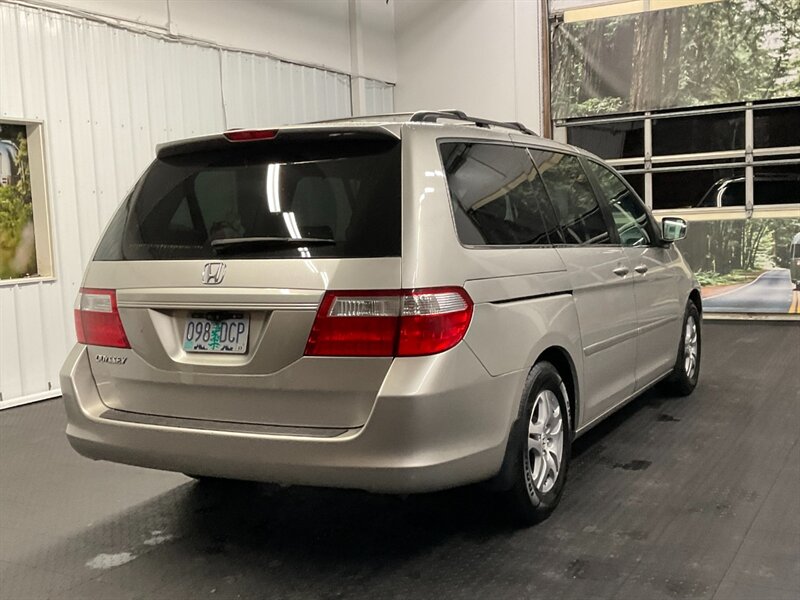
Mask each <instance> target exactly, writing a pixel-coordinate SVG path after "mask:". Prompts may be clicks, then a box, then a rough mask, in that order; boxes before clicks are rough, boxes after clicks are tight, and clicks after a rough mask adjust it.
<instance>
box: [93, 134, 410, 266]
mask: <svg viewBox="0 0 800 600" xmlns="http://www.w3.org/2000/svg"><path fill="white" fill-rule="evenodd" d="M240 238H316V239H318V240H319V239H322V240H332V242H331V243H329V244H328V243H326V244H319V245H314V244H309V245H308V246H302V245H299V244H287V245H285V246H284V245H281V244H275V243H271V244H268V245H259V244H251V245H246V246H245V245H243V246H239V245H236V244H234V245H232V246H229V247H227V248H225V249H224V250H223V249H221V248H219V247H217V248H215V247H214V246H212V242H213V241H214V240H222V239H225V240H228V241H230V240H236V239H240ZM400 245H401V201H400V142H399V141H398V140H395V139H392V138H386V139H375V138H374V137H373V138H369V139H357V138H355V139H352V138H351V139H348V138H347V136H346V135H344V134H343V135H342V136H340V137H338V138H337V137H332V136H330V135H329V133H326V134H325V137H324V138H309V137H308V136H307V135H306V136H304V137H303V138H302V139H292V137H291V136H288V137H287V138H284V139H280V138H278V139H275V140H270V141H268V142H263V143H241V144H234V143H231V144H229V145H228V146H226V147H225V148H223V149H217V150H207V151H203V152H196V153H190V154H182V155H178V156H170V157H166V158H159V159H157V160H156V161H155V162H154V163H153V164H152V165H151V166H150V168H149V169H148V170H147V172H146V173H145V174H144V176H143V177H142V179H141V180H140V182H139V183H138V184H137V186H136V188H135V189H134V191H133V192H132V194H131V196H130V198H129V199H128V200H127V201H126V202H125V203H124V204H123V206H122V207H121V208H120V209H119V211H118V212H117V214H116V215H115V217H114V219H113V221H112V223H111V224H110V226H109V228H108V230H107V231H106V234H105V236H104V238H103V240H101V243H100V245H99V246H98V249H97V252H96V254H95V260H167V259H171V260H175V259H206V258H213V257H217V256H220V255H224V256H225V257H227V258H301V257H320V258H365V257H382V256H399V255H400Z"/></svg>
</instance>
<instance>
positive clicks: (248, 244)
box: [211, 237, 336, 251]
mask: <svg viewBox="0 0 800 600" xmlns="http://www.w3.org/2000/svg"><path fill="white" fill-rule="evenodd" d="M335 243H336V240H333V239H331V238H311V237H304V238H292V237H242V238H221V239H218V240H212V241H211V247H212V248H213V249H214V250H217V251H224V250H227V249H228V248H243V247H244V248H252V249H258V248H275V247H290V248H291V247H295V246H327V245H329V244H335Z"/></svg>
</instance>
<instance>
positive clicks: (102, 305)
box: [75, 288, 131, 348]
mask: <svg viewBox="0 0 800 600" xmlns="http://www.w3.org/2000/svg"><path fill="white" fill-rule="evenodd" d="M75 332H76V333H77V334H78V342H80V343H81V344H91V345H93V346H111V347H114V348H130V347H131V346H130V344H129V343H128V336H127V335H125V328H124V327H123V326H122V321H121V320H120V318H119V310H118V309H117V294H116V292H115V291H114V290H98V289H93V288H81V289H80V291H79V292H78V298H77V299H76V300H75Z"/></svg>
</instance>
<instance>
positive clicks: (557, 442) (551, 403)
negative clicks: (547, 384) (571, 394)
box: [528, 390, 564, 494]
mask: <svg viewBox="0 0 800 600" xmlns="http://www.w3.org/2000/svg"><path fill="white" fill-rule="evenodd" d="M563 454H564V421H563V419H562V417H561V407H560V406H559V404H558V398H557V397H556V395H555V394H554V393H553V392H552V391H550V390H542V391H541V392H539V394H538V395H537V396H536V399H535V400H534V401H533V410H532V411H531V420H530V423H529V425H528V458H529V463H530V468H531V477H532V480H533V484H534V485H535V486H536V489H537V490H538V491H540V492H541V493H543V494H546V493H547V492H549V491H550V490H551V489H553V486H554V485H555V483H556V480H557V479H558V473H559V471H560V470H561V457H562V456H563Z"/></svg>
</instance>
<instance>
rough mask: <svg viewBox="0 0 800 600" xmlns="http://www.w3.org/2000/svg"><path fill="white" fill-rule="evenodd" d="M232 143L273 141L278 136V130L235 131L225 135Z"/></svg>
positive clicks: (227, 132)
mask: <svg viewBox="0 0 800 600" xmlns="http://www.w3.org/2000/svg"><path fill="white" fill-rule="evenodd" d="M222 135H224V136H225V137H226V138H228V140H229V141H231V142H253V141H256V140H271V139H273V138H274V137H275V136H276V135H278V130H277V129H234V130H232V131H226V132H225V133H223V134H222Z"/></svg>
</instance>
